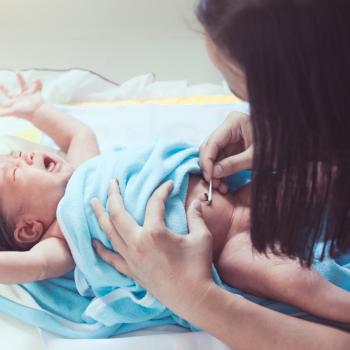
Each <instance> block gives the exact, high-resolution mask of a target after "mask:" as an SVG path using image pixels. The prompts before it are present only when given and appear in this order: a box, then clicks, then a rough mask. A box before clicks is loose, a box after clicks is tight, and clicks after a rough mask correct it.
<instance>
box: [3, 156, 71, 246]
mask: <svg viewBox="0 0 350 350" xmlns="http://www.w3.org/2000/svg"><path fill="white" fill-rule="evenodd" d="M72 173H73V168H72V167H71V166H70V165H69V164H68V163H67V162H66V161H65V160H64V159H63V158H61V157H59V156H58V155H57V154H55V153H51V152H20V151H15V152H11V153H10V154H9V155H5V156H0V250H28V249H30V248H31V247H32V246H34V245H35V244H36V243H37V242H38V241H39V240H40V239H41V237H42V236H43V234H44V233H45V231H46V230H47V229H48V227H49V226H50V225H51V224H52V222H53V221H54V220H55V218H56V209H57V205H58V203H59V201H60V199H61V198H62V197H63V195H64V191H65V188H66V185H67V182H68V180H69V178H70V176H71V175H72Z"/></svg>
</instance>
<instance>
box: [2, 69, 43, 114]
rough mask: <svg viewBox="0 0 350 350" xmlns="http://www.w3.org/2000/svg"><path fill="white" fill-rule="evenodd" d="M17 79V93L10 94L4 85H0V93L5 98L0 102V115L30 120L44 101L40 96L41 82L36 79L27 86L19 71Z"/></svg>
mask: <svg viewBox="0 0 350 350" xmlns="http://www.w3.org/2000/svg"><path fill="white" fill-rule="evenodd" d="M17 80H18V83H19V86H20V89H21V91H20V93H19V94H12V93H10V91H9V90H8V89H7V88H6V87H5V86H4V85H0V93H2V94H3V95H4V96H5V98H6V99H5V100H3V101H2V102H1V103H0V116H12V117H17V118H23V119H27V120H29V121H30V120H31V119H32V116H33V114H34V113H35V111H36V110H38V109H39V108H40V106H41V105H42V104H43V103H44V101H43V98H42V96H41V90H42V82H41V81H40V80H36V81H34V83H33V84H32V85H31V86H28V84H27V82H26V81H25V80H24V77H23V75H22V74H21V73H17Z"/></svg>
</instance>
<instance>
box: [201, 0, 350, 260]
mask: <svg viewBox="0 0 350 350" xmlns="http://www.w3.org/2000/svg"><path fill="white" fill-rule="evenodd" d="M197 14H198V18H199V20H200V22H201V23H202V24H203V26H204V28H205V30H206V32H207V33H208V35H209V36H210V38H211V39H212V40H213V42H214V43H215V44H216V45H217V46H218V47H219V48H220V49H221V50H222V51H223V53H224V54H225V55H226V56H227V57H229V58H231V59H233V60H235V61H236V62H238V63H239V64H240V65H241V66H242V67H243V69H244V71H245V74H246V79H247V89H248V94H249V101H250V104H251V120H252V125H253V132H254V145H255V146H254V147H255V148H254V152H255V153H254V162H253V163H254V165H253V166H254V169H255V175H254V183H253V187H252V208H251V209H252V213H251V218H252V228H251V237H252V242H253V245H254V247H255V248H256V249H257V250H258V251H259V252H266V250H267V249H268V248H270V249H272V250H274V251H276V252H277V253H278V252H281V253H282V254H285V255H288V256H290V257H297V258H299V259H300V260H301V261H302V262H305V261H306V263H307V264H308V265H310V264H311V262H312V258H313V248H314V246H315V244H316V243H317V242H319V241H324V242H326V241H328V242H330V254H331V256H335V255H336V253H337V251H338V250H340V251H345V250H347V249H350V97H349V93H350V1H348V0H288V1H287V0H201V1H200V2H199V5H198V9H197ZM276 247H278V248H276Z"/></svg>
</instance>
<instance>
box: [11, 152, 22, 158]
mask: <svg viewBox="0 0 350 350" xmlns="http://www.w3.org/2000/svg"><path fill="white" fill-rule="evenodd" d="M10 155H11V156H12V157H14V158H21V156H22V152H21V151H12V152H11V153H10Z"/></svg>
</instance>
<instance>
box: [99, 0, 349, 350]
mask: <svg viewBox="0 0 350 350" xmlns="http://www.w3.org/2000/svg"><path fill="white" fill-rule="evenodd" d="M198 17H199V20H200V21H201V23H202V24H203V26H204V29H205V37H206V41H207V47H208V51H209V55H210V57H211V58H212V60H213V62H214V63H215V64H216V65H217V66H218V68H219V69H220V71H221V72H222V73H223V75H224V77H225V79H226V80H227V82H228V84H229V85H230V87H231V90H232V91H233V92H234V93H235V94H236V95H238V96H239V97H241V98H242V99H246V100H248V101H249V102H250V105H251V125H252V131H253V139H254V148H253V146H252V144H251V141H250V121H249V120H248V119H247V117H245V116H242V115H234V116H231V117H229V118H228V119H227V120H226V122H225V123H224V124H223V125H222V126H221V127H220V128H219V129H218V130H216V131H215V132H214V133H213V134H212V135H211V136H210V137H209V138H208V139H207V141H205V142H204V144H203V145H202V147H201V165H202V169H203V173H204V177H205V178H206V180H208V181H209V180H210V179H212V178H214V179H215V180H214V185H215V187H217V188H219V190H221V191H225V190H226V186H225V184H224V183H223V182H222V180H220V179H221V178H222V177H223V176H226V175H227V174H230V173H233V172H236V171H239V170H242V169H248V168H251V167H253V169H254V170H255V177H254V183H253V190H252V191H253V192H252V195H253V199H252V208H251V210H252V216H251V220H252V230H251V235H252V242H253V244H254V247H255V248H256V249H257V250H258V251H259V252H265V251H266V250H267V249H272V250H273V251H275V252H276V253H278V254H285V255H287V256H290V257H298V258H299V259H300V261H302V262H303V263H304V264H306V265H309V264H310V263H311V261H312V258H313V254H312V253H313V250H312V248H313V247H314V245H315V244H316V242H317V241H318V240H319V239H320V238H321V237H323V238H325V240H326V241H328V242H330V245H327V247H328V246H330V248H329V253H330V254H331V255H335V254H336V253H337V252H338V251H344V250H346V249H350V183H349V180H348V179H349V176H350V161H349V159H350V138H349V135H350V118H349V111H350V100H349V98H348V96H347V94H348V92H349V91H350V64H349V62H350V41H349V36H350V4H349V2H348V1H347V0H289V1H287V0H285V1H281V0H202V1H200V3H199V6H198ZM252 155H253V156H252ZM170 188H171V187H170V185H169V184H168V183H166V184H164V185H163V186H161V187H160V188H159V189H158V190H157V191H155V193H154V194H153V196H152V198H151V199H150V201H149V204H148V208H147V216H146V221H145V222H146V224H145V226H144V227H139V226H138V225H137V224H136V223H135V222H134V221H133V219H132V218H131V217H130V216H129V215H128V214H127V213H126V211H125V210H124V208H123V203H122V200H121V197H120V195H119V193H118V191H117V190H114V191H112V192H111V193H110V205H111V217H110V219H108V220H107V224H106V230H107V231H109V235H110V236H111V239H112V240H113V241H114V246H115V247H116V248H117V250H118V246H119V245H120V242H122V241H123V245H124V246H126V247H127V249H124V251H123V255H119V254H116V253H113V252H111V251H108V250H105V249H104V248H103V247H102V246H101V245H100V244H97V245H96V249H97V251H98V253H99V254H100V255H101V257H103V258H104V259H105V260H106V261H107V262H109V263H111V264H112V265H113V266H115V267H116V268H117V269H119V270H121V271H122V272H124V273H126V274H128V275H131V276H132V277H133V278H135V279H136V280H138V281H139V282H140V283H141V284H142V285H143V286H144V287H145V288H146V289H148V290H149V291H150V292H151V293H152V294H153V295H154V296H155V297H156V298H158V299H159V300H160V301H161V302H162V303H163V304H165V305H166V306H168V307H169V308H170V309H172V310H173V311H174V312H175V313H177V314H178V315H180V316H181V317H183V318H184V319H186V320H188V321H189V322H192V323H194V324H196V325H197V326H199V327H201V328H202V329H204V330H206V331H207V332H209V333H211V334H213V335H214V336H216V337H218V338H219V339H221V340H223V341H224V342H226V343H227V344H228V345H230V346H231V347H234V348H235V349H253V348H256V347H257V345H256V344H259V348H262V349H265V348H268V349H329V348H331V347H332V348H335V349H347V348H349V344H350V335H349V334H347V333H345V332H342V331H340V330H336V329H333V328H331V327H326V326H322V325H318V324H313V323H309V322H306V321H303V320H299V319H294V318H291V317H288V316H285V315H282V314H278V313H275V312H273V311H271V310H267V309H265V308H262V307H260V306H257V305H254V304H252V303H250V302H248V301H246V300H244V299H242V298H239V297H237V296H235V295H232V294H229V293H227V292H225V291H224V290H222V289H220V288H218V287H217V286H216V285H215V283H214V282H213V281H212V279H211V275H210V262H211V252H212V242H211V235H210V232H209V231H208V229H207V227H206V226H205V224H204V222H203V220H202V218H201V204H200V203H199V202H197V201H195V202H194V203H193V205H192V206H191V208H190V210H189V212H188V222H189V230H190V234H189V235H188V236H186V237H179V236H175V235H173V234H172V233H171V232H169V230H168V229H167V228H166V227H165V225H164V220H163V214H164V203H165V201H166V198H167V195H168V192H169V190H170ZM326 223H327V225H325V224H326ZM277 247H278V248H277ZM324 253H325V249H324ZM327 253H328V252H327ZM146 257H147V258H146ZM140 261H142V264H140ZM159 266H161V267H162V268H161V269H160V268H159ZM189 266H191V268H190V269H189V268H188V267H189ZM159 281H162V283H159ZM183 285H186V286H187V288H186V290H184V289H183V288H181V286H183ZM176 286H178V288H176Z"/></svg>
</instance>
